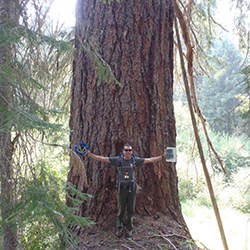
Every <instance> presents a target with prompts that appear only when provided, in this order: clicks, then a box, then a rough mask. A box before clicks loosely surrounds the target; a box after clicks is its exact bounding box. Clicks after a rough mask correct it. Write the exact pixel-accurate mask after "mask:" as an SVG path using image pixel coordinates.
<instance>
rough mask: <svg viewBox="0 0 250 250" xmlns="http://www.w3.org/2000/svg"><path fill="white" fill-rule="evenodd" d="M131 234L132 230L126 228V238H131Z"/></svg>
mask: <svg viewBox="0 0 250 250" xmlns="http://www.w3.org/2000/svg"><path fill="white" fill-rule="evenodd" d="M132 235H133V232H132V230H130V231H129V230H127V231H126V235H125V237H126V238H127V239H130V238H132Z"/></svg>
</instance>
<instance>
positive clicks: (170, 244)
mask: <svg viewBox="0 0 250 250" xmlns="http://www.w3.org/2000/svg"><path fill="white" fill-rule="evenodd" d="M113 224H114V223H113ZM183 231H185V229H183V228H181V226H180V225H179V224H178V223H176V224H175V225H173V223H171V225H170V223H169V220H168V219H167V218H166V217H165V216H164V215H156V216H153V217H152V216H148V217H143V218H139V217H138V218H135V220H134V230H133V236H132V238H130V239H126V238H125V237H124V236H122V237H121V238H118V237H117V236H116V235H115V226H113V227H112V228H110V229H107V230H100V229H97V228H95V227H93V228H91V229H89V230H87V231H85V232H84V233H83V235H82V237H81V238H82V239H83V242H84V243H83V244H82V247H81V248H80V249H81V250H93V249H94V250H95V249H96V250H97V249H98V250H128V249H129V250H140V249H144V250H145V249H146V250H154V249H155V250H172V249H173V250H200V249H206V248H205V247H204V248H203V247H198V246H196V245H195V243H194V242H192V241H191V240H190V239H189V238H187V237H186V236H183V235H182V234H183Z"/></svg>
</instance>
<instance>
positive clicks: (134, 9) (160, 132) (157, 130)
mask: <svg viewBox="0 0 250 250" xmlns="http://www.w3.org/2000/svg"><path fill="white" fill-rule="evenodd" d="M102 2H103V1H102ZM102 2H101V1H98V0H84V1H83V0H78V3H77V16H76V17H77V22H76V55H75V61H74V81H73V86H72V106H71V119H70V128H71V130H72V134H71V138H70V140H71V147H73V145H74V144H75V143H78V142H80V141H85V142H87V143H89V145H90V149H91V151H93V153H96V154H101V155H104V156H115V155H117V154H119V153H121V149H122V146H123V144H124V143H126V142H129V143H130V144H131V145H132V146H133V149H134V152H135V154H136V155H138V156H141V157H149V156H157V155H159V154H162V153H163V150H164V148H165V147H166V146H173V147H174V146H175V143H176V130H175V118H174V110H173V28H172V25H173V4H172V1H171V0H151V1H145V0H121V1H119V2H116V1H112V3H110V4H104V3H102ZM100 57H101V58H102V60H101V61H102V64H103V65H105V64H106V63H107V64H108V65H110V69H112V72H113V74H114V76H115V77H116V79H117V80H118V81H119V82H120V85H118V84H117V83H116V82H115V81H114V80H113V81H112V80H106V81H105V80H103V79H101V74H102V72H103V71H101V72H100V67H99V71H98V70H97V69H96V67H95V66H96V65H99V64H100V62H101V61H100ZM98 58H99V59H98ZM98 60H99V64H98V62H97V61H98ZM106 75H107V74H106ZM110 79H112V78H111V77H110ZM100 83H101V84H100ZM70 167H71V168H70V172H69V175H68V181H69V182H71V183H73V184H74V185H75V186H76V187H77V189H78V190H80V191H82V192H86V193H90V194H92V195H94V197H93V198H92V199H91V200H90V201H89V202H88V203H87V204H85V205H83V206H82V210H81V215H83V216H90V217H91V218H92V219H93V220H95V221H96V222H97V223H98V225H100V226H101V227H103V226H105V225H107V221H112V222H113V221H114V220H113V218H114V214H115V213H116V198H115V193H116V187H115V179H116V172H115V170H114V169H112V168H110V167H109V166H108V165H107V164H101V163H99V162H95V161H93V160H92V159H86V160H84V167H82V165H81V164H80V163H79V159H78V158H77V157H75V156H74V155H72V156H71V163H70ZM137 180H138V183H139V185H140V186H141V187H142V192H141V194H140V195H138V197H137V203H136V212H137V214H138V215H139V216H146V215H147V216H153V215H155V214H157V213H160V214H164V215H165V216H167V217H168V219H169V225H171V223H172V224H176V223H177V224H179V225H181V227H182V228H183V234H185V235H189V234H188V232H187V229H186V226H185V222H184V219H183V216H182V213H181V208H180V202H179V196H178V185H177V184H178V180H177V173H176V168H175V164H174V163H166V162H164V161H162V162H160V163H156V164H152V165H146V166H144V167H143V168H141V169H139V170H138V172H137ZM138 215H137V216H138ZM170 227H171V226H170Z"/></svg>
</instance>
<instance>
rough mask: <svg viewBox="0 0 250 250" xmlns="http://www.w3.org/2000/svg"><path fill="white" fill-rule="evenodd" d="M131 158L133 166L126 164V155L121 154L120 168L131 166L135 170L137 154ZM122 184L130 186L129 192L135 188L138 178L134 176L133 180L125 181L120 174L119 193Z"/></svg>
mask: <svg viewBox="0 0 250 250" xmlns="http://www.w3.org/2000/svg"><path fill="white" fill-rule="evenodd" d="M131 159H132V167H131V166H124V156H123V154H121V155H119V168H130V167H131V168H133V170H134V171H135V156H134V155H132V158H131ZM122 184H123V185H126V186H128V188H129V192H131V191H132V189H134V187H135V184H136V179H135V178H134V179H133V180H128V181H123V180H121V179H120V178H119V176H118V177H117V191H118V193H120V190H121V185H122Z"/></svg>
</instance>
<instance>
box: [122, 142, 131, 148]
mask: <svg viewBox="0 0 250 250" xmlns="http://www.w3.org/2000/svg"><path fill="white" fill-rule="evenodd" d="M125 147H129V148H132V146H131V145H130V144H129V143H125V144H124V146H123V148H125Z"/></svg>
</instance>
